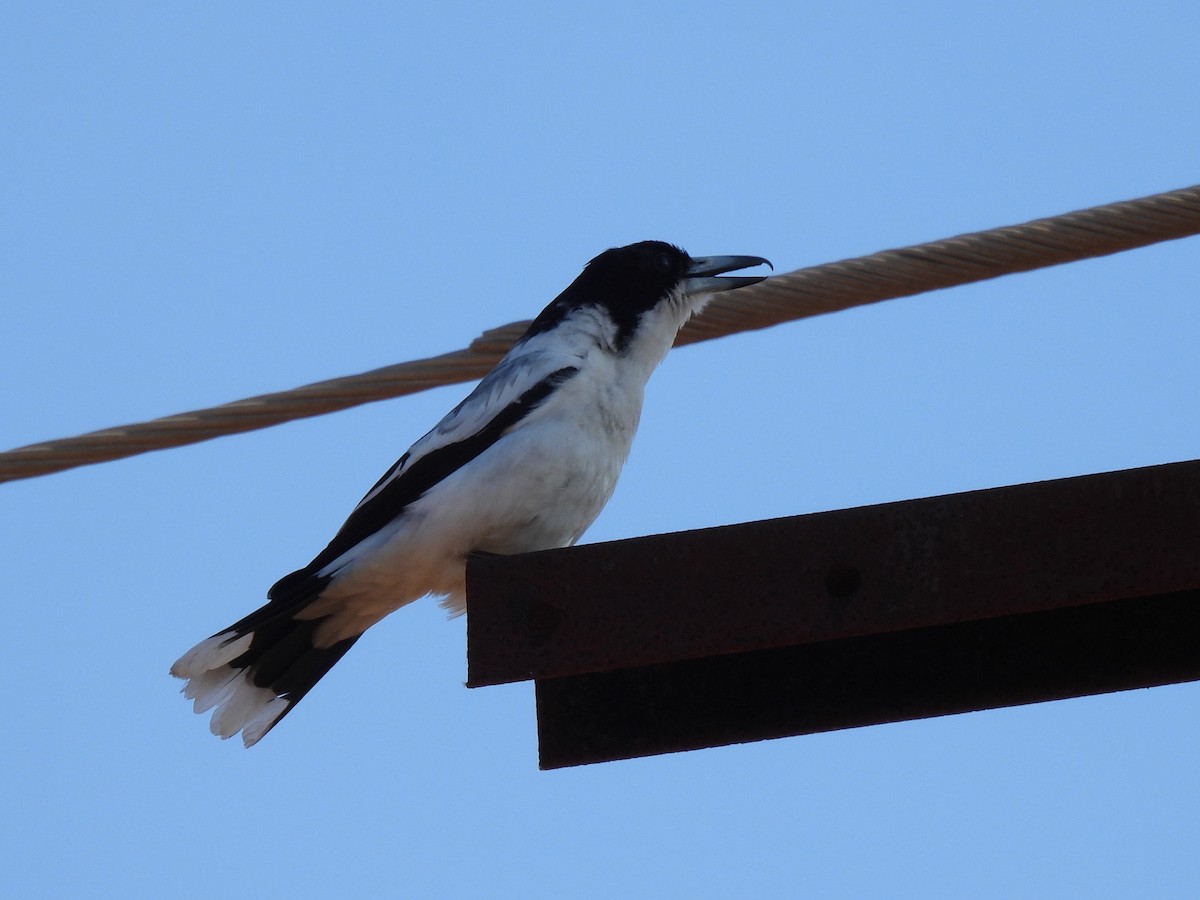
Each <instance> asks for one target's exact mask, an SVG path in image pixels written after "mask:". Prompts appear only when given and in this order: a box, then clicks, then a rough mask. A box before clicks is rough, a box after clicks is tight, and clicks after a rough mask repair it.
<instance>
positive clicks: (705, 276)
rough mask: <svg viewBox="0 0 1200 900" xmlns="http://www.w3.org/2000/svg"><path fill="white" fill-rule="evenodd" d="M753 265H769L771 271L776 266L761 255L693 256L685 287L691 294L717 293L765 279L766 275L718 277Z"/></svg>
mask: <svg viewBox="0 0 1200 900" xmlns="http://www.w3.org/2000/svg"><path fill="white" fill-rule="evenodd" d="M751 266H768V267H769V268H770V269H771V271H772V272H773V271H775V267H774V266H772V265H771V261H770V260H769V259H763V258H762V257H761V256H698V257H693V258H692V264H691V265H690V266H688V270H687V274H686V276H685V278H684V280H683V289H684V290H685V291H686V292H687V293H689V294H701V293H704V294H715V293H718V292H719V291H728V290H732V289H733V288H740V287H747V286H749V285H751V284H758V283H759V282H760V281H765V280H766V277H767V276H765V275H757V276H755V275H739V276H737V277H735V278H718V277H716V276H718V275H721V274H722V273H724V272H735V271H737V270H738V269H748V268H750V267H751Z"/></svg>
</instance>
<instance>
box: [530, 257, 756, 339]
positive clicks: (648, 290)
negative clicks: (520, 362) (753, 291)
mask: <svg viewBox="0 0 1200 900" xmlns="http://www.w3.org/2000/svg"><path fill="white" fill-rule="evenodd" d="M765 262H767V261H766V260H764V259H761V258H760V257H757V256H744V257H743V256H737V257H734V256H722V257H706V258H704V259H693V258H692V257H690V256H688V254H687V253H685V252H684V251H683V250H680V249H679V248H678V247H676V246H674V245H672V244H668V243H665V242H664V241H640V242H639V243H636V244H629V245H628V246H625V247H614V248H613V249H612V250H605V251H604V252H603V253H601V254H600V255H599V256H597V257H596V258H595V259H593V260H592V261H591V262H589V263H588V264H587V266H586V267H585V268H584V270H583V271H582V272H580V273H579V277H577V278H576V279H575V280H574V281H573V282H571V284H570V285H569V286H568V287H567V289H566V290H565V291H563V292H562V293H561V294H559V295H558V297H557V298H556V299H555V300H554V302H553V303H551V304H550V305H549V306H547V307H546V308H545V309H544V310H542V313H541V315H539V316H538V317H537V319H535V320H534V322H533V324H532V325H531V326H530V327H529V331H527V332H526V336H532V335H534V334H538V333H540V332H543V331H549V330H550V329H551V328H553V327H554V326H555V325H557V324H558V323H559V322H561V321H562V320H563V319H565V318H566V317H567V316H568V315H570V313H571V312H573V311H574V310H576V309H580V308H582V307H585V306H597V307H601V308H603V309H605V310H606V311H607V312H608V314H609V315H610V316H611V317H612V320H613V322H614V323H616V326H617V337H616V342H617V346H618V347H621V346H623V345H624V344H625V343H626V342H627V341H628V340H629V338H630V337H631V336H632V335H633V333H634V331H635V330H636V328H637V323H638V320H639V319H640V318H641V317H642V315H643V314H645V313H646V312H648V311H649V310H651V309H653V308H654V307H655V306H657V305H658V304H659V303H661V302H663V301H664V300H666V299H667V298H668V297H669V296H671V295H672V293H675V294H676V296H678V293H679V292H680V291H682V292H683V293H688V292H689V291H698V290H705V291H710V292H711V291H719V290H726V289H728V288H731V287H742V286H744V285H746V284H753V283H755V282H757V281H761V280H762V279H761V278H722V279H718V278H704V277H698V276H706V275H716V274H719V273H720V272H728V271H731V270H733V269H735V268H745V267H746V266H752V265H758V264H760V263H765ZM768 265H769V263H768Z"/></svg>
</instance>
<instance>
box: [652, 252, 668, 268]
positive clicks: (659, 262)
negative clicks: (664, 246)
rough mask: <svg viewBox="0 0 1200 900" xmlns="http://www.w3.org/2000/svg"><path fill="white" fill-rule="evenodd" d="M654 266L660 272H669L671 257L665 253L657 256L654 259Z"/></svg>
mask: <svg viewBox="0 0 1200 900" xmlns="http://www.w3.org/2000/svg"><path fill="white" fill-rule="evenodd" d="M654 266H655V268H656V269H658V270H659V271H660V272H669V271H671V257H669V256H667V254H665V253H660V254H658V256H656V257H654Z"/></svg>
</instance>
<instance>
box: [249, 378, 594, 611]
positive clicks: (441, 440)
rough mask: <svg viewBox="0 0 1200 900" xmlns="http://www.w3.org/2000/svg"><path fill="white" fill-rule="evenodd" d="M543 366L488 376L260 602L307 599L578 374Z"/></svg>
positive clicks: (399, 461) (406, 454)
mask: <svg viewBox="0 0 1200 900" xmlns="http://www.w3.org/2000/svg"><path fill="white" fill-rule="evenodd" d="M557 361H558V362H561V361H562V360H561V358H560V359H558V360H557ZM546 362H547V360H546V359H544V358H542V357H541V356H540V355H539V356H538V357H533V358H531V357H517V358H515V359H511V360H505V361H504V362H502V363H501V364H500V365H499V366H497V367H496V368H495V369H493V370H492V371H491V372H490V373H489V374H488V375H487V377H485V378H484V379H483V381H481V382H480V383H479V385H478V386H477V387H476V388H475V390H474V391H472V392H471V394H470V395H469V396H468V397H467V398H466V399H465V400H463V402H462V403H460V404H459V405H458V406H456V407H455V408H454V409H453V410H452V411H451V412H450V413H449V414H447V415H446V417H445V418H444V419H442V421H441V422H439V423H438V424H437V425H436V426H435V427H434V428H433V430H432V431H430V432H429V433H428V434H426V435H425V436H424V437H423V438H421V439H420V440H419V441H417V443H415V444H413V446H412V447H411V448H410V449H409V450H408V452H407V453H405V454H404V456H402V457H400V459H399V460H397V461H396V463H395V464H394V465H393V466H392V467H391V468H390V469H388V471H387V472H386V473H384V475H383V477H382V478H380V479H379V481H378V482H376V483H375V486H374V487H372V488H371V490H370V491H368V492H367V494H366V496H365V497H363V499H362V500H361V501H360V502H359V504H358V506H356V507H355V508H354V511H353V512H351V513H350V516H349V518H348V519H346V522H345V524H343V525H342V527H341V528H340V529H339V530H338V532H337V534H336V535H334V537H333V540H332V541H330V542H329V546H327V547H326V548H325V549H324V550H322V551H321V552H320V553H319V554H318V555H317V557H316V558H315V559H313V561H312V562H311V563H309V564H308V565H307V566H305V567H304V568H303V569H300V570H298V571H296V572H293V573H291V574H290V575H286V576H284V577H283V578H281V579H280V580H279V581H278V582H276V583H275V585H274V586H273V587H272V588H271V590H270V591H268V593H267V596H268V597H269V598H270V599H271V600H273V601H275V600H280V601H284V602H286V601H287V600H289V599H292V598H293V597H294V596H295V594H296V592H297V591H303V592H304V593H306V594H309V593H312V592H313V588H314V587H317V586H316V585H315V584H313V581H314V579H316V578H317V575H316V573H317V572H319V571H320V570H321V569H322V568H324V567H325V566H327V565H328V564H329V563H331V562H333V561H334V560H336V559H337V558H338V557H339V556H342V555H343V554H344V553H346V552H348V551H350V550H352V549H353V548H354V547H355V546H357V545H358V544H360V543H361V542H362V541H364V540H365V539H367V538H369V537H370V536H371V535H373V534H375V533H376V532H378V531H379V530H380V529H381V528H384V527H385V526H387V525H388V523H390V522H392V521H394V520H395V519H396V518H397V517H398V516H400V515H401V514H402V513H403V512H404V510H405V509H406V508H407V507H408V506H409V504H411V503H413V502H414V501H415V500H417V499H419V498H420V497H421V496H422V495H423V494H424V493H425V492H426V491H428V490H429V489H430V488H432V487H433V486H434V485H436V484H438V483H439V482H440V481H442V480H443V479H444V478H446V477H447V476H448V475H450V474H452V473H453V472H456V471H457V470H458V469H460V468H462V467H463V466H465V465H466V464H467V463H469V462H470V461H471V460H473V459H475V457H477V456H479V455H480V454H481V453H483V452H484V451H485V450H487V449H488V447H490V446H492V445H493V444H494V443H496V441H498V440H499V439H500V438H501V437H503V436H504V434H505V433H506V432H507V431H508V430H509V429H511V428H512V427H513V426H514V425H516V424H517V423H518V422H520V421H521V420H522V419H524V418H525V417H526V416H527V415H529V413H530V412H532V411H533V410H534V409H536V408H537V407H538V405H539V404H540V403H542V402H543V401H544V400H545V399H546V398H547V397H549V396H550V395H551V394H552V393H553V392H554V390H555V389H556V388H558V387H559V386H560V385H561V384H563V383H564V382H565V381H567V380H568V379H570V378H571V377H572V376H573V375H575V374H576V372H578V371H579V370H578V368H577V367H576V366H574V365H563V366H559V367H557V368H554V369H552V370H550V371H547V369H549V368H550V367H549V366H548V365H546ZM539 363H540V364H539Z"/></svg>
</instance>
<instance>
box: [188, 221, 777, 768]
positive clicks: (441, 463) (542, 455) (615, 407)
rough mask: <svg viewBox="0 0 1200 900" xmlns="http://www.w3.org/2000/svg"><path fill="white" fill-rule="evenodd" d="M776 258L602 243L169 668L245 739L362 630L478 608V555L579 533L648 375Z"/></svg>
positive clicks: (607, 485)
mask: <svg viewBox="0 0 1200 900" xmlns="http://www.w3.org/2000/svg"><path fill="white" fill-rule="evenodd" d="M757 265H768V266H769V265H770V263H769V262H768V261H767V260H765V259H762V258H760V257H757V256H707V257H699V258H693V257H690V256H688V255H687V254H686V253H685V252H683V251H682V250H680V249H679V248H678V247H674V246H672V245H670V244H665V243H662V242H659V241H643V242H642V243H638V244H631V245H630V246H627V247H619V248H616V249H613V250H608V251H606V252H604V253H601V254H600V255H599V256H597V257H596V258H595V259H593V260H592V261H591V262H590V263H588V264H587V266H586V267H585V268H584V270H583V271H582V272H581V273H580V275H579V276H578V277H577V278H576V279H575V280H574V281H573V282H572V283H571V284H570V286H568V287H567V289H566V290H564V291H563V292H562V293H561V294H559V295H558V297H557V298H555V300H554V302H552V303H551V304H550V305H549V306H547V307H546V308H545V309H544V310H542V312H541V314H540V315H539V316H538V317H537V318H536V319H535V320H534V321H533V323H532V324H531V325H530V326H529V329H528V330H527V331H526V332H525V334H524V335H523V336H522V337H521V339H520V340H519V341H518V342H517V343H516V345H515V346H514V347H513V348H512V350H511V351H509V353H508V355H507V356H505V357H504V359H502V360H501V361H500V363H499V364H498V365H497V366H496V368H494V369H493V370H492V371H491V372H490V373H488V375H487V376H485V377H484V378H483V380H482V381H480V382H479V384H478V386H477V387H476V388H475V390H473V391H472V392H471V393H470V395H469V396H468V397H467V398H466V399H465V400H463V402H462V403H460V404H459V405H458V406H456V407H455V408H454V409H453V410H451V411H450V413H449V414H448V415H447V416H446V417H445V418H444V419H442V420H441V421H440V422H438V424H437V425H435V426H434V428H433V430H432V431H430V432H429V433H428V434H426V435H425V436H424V437H423V438H421V439H420V440H419V441H417V442H416V443H415V444H413V446H412V447H411V448H409V450H408V452H407V453H405V454H404V455H403V456H402V457H400V459H399V461H398V462H396V464H395V465H393V466H392V467H391V468H390V469H388V471H387V472H386V473H384V475H383V477H382V478H380V479H379V481H378V482H376V484H375V486H374V487H372V488H371V490H370V491H368V492H367V494H366V496H365V497H363V499H362V500H361V501H360V502H359V504H358V505H357V506H356V507H355V508H354V510H353V511H352V512H351V513H350V517H349V518H348V519H347V520H346V522H345V524H344V525H342V527H341V529H340V530H339V531H338V532H337V534H335V535H334V537H333V540H332V541H330V542H329V546H328V547H326V548H325V549H324V550H322V551H321V552H320V553H319V554H317V556H316V558H315V559H313V561H312V562H310V563H309V564H308V565H307V566H305V567H304V568H302V569H298V570H297V571H295V572H292V573H291V574H290V575H285V576H284V577H283V578H281V579H280V580H279V581H278V582H277V583H276V584H275V585H274V586H273V587H272V588H271V589H270V590H269V591H268V592H267V597H268V602H267V604H266V605H265V606H263V607H262V608H261V609H258V610H256V611H255V612H252V613H250V615H248V616H246V617H245V618H244V619H241V620H239V621H237V622H235V623H234V624H232V625H230V626H229V627H228V628H226V629H224V630H222V631H220V632H218V633H217V634H214V635H213V636H212V637H210V638H208V639H207V640H204V641H201V642H200V643H199V644H197V645H196V646H195V647H193V648H192V649H191V650H189V651H188V652H187V653H185V654H184V655H183V656H182V657H181V658H180V659H179V660H178V661H177V662H176V663H175V665H173V666H172V667H171V674H172V675H174V676H175V677H176V678H182V679H186V680H187V684H186V685H185V687H184V689H183V693H184V695H185V696H186V697H188V698H189V699H192V700H194V701H195V710H196V712H197V713H204V712H207V711H208V710H210V709H211V710H214V712H213V715H212V726H211V728H212V732H213V734H216V735H219V736H220V737H222V738H228V737H232V736H233V735H235V734H237V733H238V732H239V731H240V732H241V733H242V740H243V742H244V743H245V745H246V746H247V747H249V746H252V745H253V744H255V743H256V742H257V741H258V740H259V739H261V738H262V736H263V735H265V734H266V733H267V732H268V731H270V730H271V729H272V728H273V727H274V726H275V725H276V724H278V722H279V720H280V719H282V718H283V717H284V716H285V715H287V713H289V712H290V711H291V710H292V708H293V707H295V705H296V704H297V703H299V702H300V700H301V699H302V698H303V697H304V695H305V694H307V693H308V691H309V690H310V689H311V688H312V686H313V685H314V684H316V683H317V681H318V680H319V679H320V678H321V677H322V676H323V675H324V674H325V673H326V672H328V671H329V669H330V668H331V667H332V666H333V665H334V663H336V662H337V661H338V660H339V659H341V657H342V656H343V654H345V652H346V651H347V650H349V649H350V647H351V646H352V645H353V644H354V642H355V641H356V640H358V638H359V637H360V636H361V635H362V634H363V632H365V631H366V630H367V629H368V628H370V627H371V626H372V625H373V624H375V623H376V622H378V621H379V620H380V619H382V618H383V617H384V616H386V615H388V614H389V613H391V612H394V611H395V610H397V609H399V608H400V607H402V606H404V605H405V604H408V603H411V602H413V601H414V600H417V599H419V598H421V597H424V596H426V595H430V594H432V595H441V596H442V597H443V598H444V599H443V600H442V603H443V604H444V605H445V606H446V607H447V608H448V609H449V610H450V611H451V612H452V613H459V612H462V611H464V610H465V607H466V597H465V575H466V559H467V557H468V556H469V555H470V554H472V553H476V552H482V553H498V554H509V553H524V552H527V551H532V550H545V549H549V548H551V547H566V546H570V545H571V544H574V543H575V542H576V541H577V540H579V538H580V536H581V535H582V534H583V532H584V531H585V530H586V529H587V527H588V526H589V525H591V524H592V522H593V520H595V518H596V516H598V515H599V514H600V510H601V509H602V508H603V507H604V504H605V503H607V502H608V499H609V497H610V496H611V495H612V492H613V489H614V488H615V487H616V483H617V476H618V475H619V474H620V471H621V467H622V466H623V465H624V463H625V459H626V457H627V456H628V455H629V448H630V444H631V442H632V441H633V434H634V431H635V430H636V429H637V425H638V419H639V417H640V416H641V410H642V397H643V394H644V391H645V387H646V382H647V380H648V379H649V378H650V373H651V372H653V371H654V368H655V367H656V366H657V365H658V364H659V363H660V362H661V361H662V359H663V357H664V356H666V353H667V351H668V350H669V349H670V347H671V345H672V343H673V342H674V340H675V335H676V333H677V332H678V331H679V329H680V328H681V327H682V326H683V324H684V322H686V321H687V320H688V318H689V317H690V316H691V315H692V314H693V313H694V312H696V311H697V310H698V309H700V307H701V306H703V304H704V302H705V300H706V299H707V297H708V296H709V295H711V294H713V293H715V292H718V291H725V290H729V289H730V288H738V287H743V286H745V285H749V284H754V283H756V282H759V281H762V280H763V279H762V278H760V277H747V276H734V277H725V278H722V277H718V276H720V275H722V274H723V273H727V272H733V271H737V270H739V269H744V268H747V267H750V266H757Z"/></svg>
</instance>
